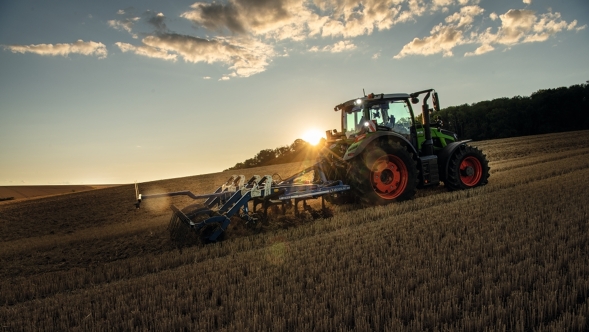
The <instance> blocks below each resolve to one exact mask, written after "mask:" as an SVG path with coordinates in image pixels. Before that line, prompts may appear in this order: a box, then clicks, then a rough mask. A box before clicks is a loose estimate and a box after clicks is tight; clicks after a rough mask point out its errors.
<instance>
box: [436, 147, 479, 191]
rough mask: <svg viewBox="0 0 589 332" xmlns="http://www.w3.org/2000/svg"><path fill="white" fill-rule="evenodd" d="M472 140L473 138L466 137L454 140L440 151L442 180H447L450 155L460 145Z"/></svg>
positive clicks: (439, 164)
mask: <svg viewBox="0 0 589 332" xmlns="http://www.w3.org/2000/svg"><path fill="white" fill-rule="evenodd" d="M470 141H472V140H471V139H465V140H462V141H458V142H452V143H450V144H448V145H446V147H444V149H442V150H441V151H440V152H438V168H439V173H440V180H442V181H444V180H446V174H448V164H449V163H450V157H452V155H453V154H454V151H456V149H458V147H459V146H461V145H463V144H466V143H468V142H470Z"/></svg>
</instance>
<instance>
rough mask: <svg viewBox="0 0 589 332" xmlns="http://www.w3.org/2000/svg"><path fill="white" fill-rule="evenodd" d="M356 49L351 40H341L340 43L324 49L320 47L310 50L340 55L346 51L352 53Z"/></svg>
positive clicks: (310, 50)
mask: <svg viewBox="0 0 589 332" xmlns="http://www.w3.org/2000/svg"><path fill="white" fill-rule="evenodd" d="M355 48H356V45H354V43H352V42H351V41H349V40H340V41H339V42H337V43H335V44H333V45H328V46H325V47H323V48H319V47H318V46H313V47H311V48H310V49H309V52H331V53H340V52H344V51H351V50H353V49H355Z"/></svg>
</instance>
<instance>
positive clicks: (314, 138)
mask: <svg viewBox="0 0 589 332" xmlns="http://www.w3.org/2000/svg"><path fill="white" fill-rule="evenodd" d="M322 138H323V133H322V132H320V131H319V130H317V129H309V130H307V131H306V132H305V133H304V134H303V140H305V142H307V143H309V144H311V145H317V143H319V141H320V140H321V139H322Z"/></svg>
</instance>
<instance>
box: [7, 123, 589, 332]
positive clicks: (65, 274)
mask: <svg viewBox="0 0 589 332" xmlns="http://www.w3.org/2000/svg"><path fill="white" fill-rule="evenodd" d="M473 145H475V146H478V147H479V148H481V149H482V150H483V152H484V153H485V154H486V155H487V158H488V159H489V160H490V166H491V177H490V178H489V184H488V185H487V186H484V187H481V188H476V189H474V190H468V191H458V192H447V191H446V190H445V189H444V188H443V186H441V187H439V188H435V189H428V190H422V191H418V194H417V196H416V198H415V199H413V200H411V201H408V202H403V203H398V204H392V205H388V206H384V207H375V208H366V209H358V208H356V207H352V206H342V207H333V212H334V216H333V217H331V218H327V219H316V220H312V218H304V217H303V218H300V219H298V220H294V219H288V218H287V219H283V220H280V221H274V222H270V225H268V226H266V227H265V228H264V229H263V230H262V232H261V233H259V234H249V233H248V230H247V229H246V228H245V227H244V226H243V225H242V224H240V223H234V224H232V225H231V226H230V229H229V230H228V233H227V238H226V240H225V241H223V242H221V243H217V244H212V245H207V246H200V245H196V246H191V247H184V248H182V249H178V248H177V247H176V246H175V244H174V243H172V242H170V240H169V237H168V232H167V230H166V227H167V223H168V221H169V216H170V213H171V212H170V210H169V205H170V204H172V203H173V204H175V205H177V206H184V205H188V204H189V203H190V201H189V199H186V198H182V197H176V198H172V199H161V200H158V201H155V200H154V201H145V202H144V203H143V206H142V209H139V210H136V209H135V207H134V206H133V202H134V194H135V192H134V188H133V185H124V186H118V187H111V188H104V189H97V190H92V191H87V192H80V193H72V194H68V195H62V196H54V197H47V198H40V199H34V200H25V201H21V202H17V201H15V202H10V201H8V202H0V243H1V245H0V266H1V268H0V306H1V307H0V330H5V331H21V330H27V331H28V330H32V331H39V330H41V331H64V330H70V331H76V330H83V331H86V330H92V331H133V330H138V331H143V330H152V331H153V330H161V331H164V330H165V331H171V330H189V331H200V330H203V331H208V330H213V329H216V330H228V331H236V330H251V331H262V330H268V331H270V330H271V331H303V330H312V329H314V330H319V331H333V330H342V331H345V330H359V331H368V330H378V331H385V330H388V331H403V330H405V331H423V330H430V331H442V330H453V331H454V330H455V331H484V330H490V331H500V330H505V331H564V330H567V331H586V330H588V329H589V323H588V322H587V319H588V317H589V302H588V297H589V247H588V242H589V234H588V232H587V230H588V219H589V206H588V203H589V199H588V198H587V197H588V195H589V189H588V188H589V132H588V131H580V132H570V133H559V134H549V135H541V136H532V137H521V138H511V139H501V140H493V141H484V142H475V143H473ZM304 166H305V165H301V164H288V165H277V166H271V167H265V168H258V169H249V170H245V171H244V172H243V173H244V174H245V175H246V176H251V175H253V174H260V175H263V174H273V173H276V172H278V173H280V174H281V175H282V176H283V177H284V176H288V175H290V174H293V173H295V172H296V171H297V170H299V169H301V168H302V167H304ZM232 173H233V172H225V173H216V174H208V175H201V176H194V177H188V178H180V179H171V180H162V181H155V182H151V183H145V184H141V191H142V192H143V193H145V194H148V193H155V192H163V191H177V190H186V189H189V190H192V191H193V192H209V191H212V190H213V189H215V188H216V187H217V186H218V185H219V184H220V183H222V182H224V181H225V180H226V179H227V178H228V177H229V176H230V175H231V174H232Z"/></svg>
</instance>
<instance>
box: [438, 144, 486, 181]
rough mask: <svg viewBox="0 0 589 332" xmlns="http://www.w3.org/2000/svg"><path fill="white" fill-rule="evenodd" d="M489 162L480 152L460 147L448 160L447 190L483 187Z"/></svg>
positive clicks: (466, 146)
mask: <svg viewBox="0 0 589 332" xmlns="http://www.w3.org/2000/svg"><path fill="white" fill-rule="evenodd" d="M488 178H489V161H488V160H487V157H486V156H485V155H484V154H483V152H481V150H479V149H477V148H474V147H472V146H470V145H466V144H464V145H461V146H460V147H459V148H458V149H457V150H456V151H455V152H454V154H453V155H452V157H451V158H450V163H449V165H448V174H447V175H446V181H445V185H446V187H447V188H448V189H449V190H461V189H468V188H474V187H478V186H484V185H486V184H487V183H488Z"/></svg>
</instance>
